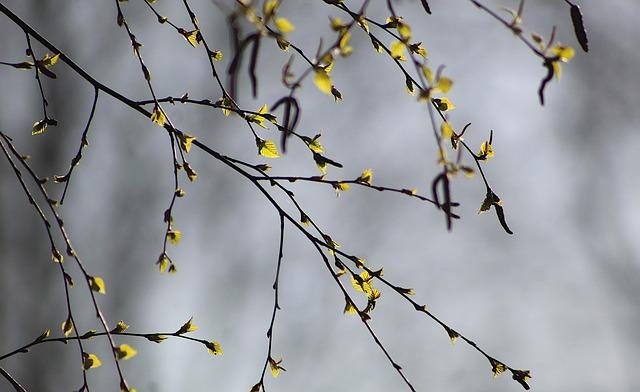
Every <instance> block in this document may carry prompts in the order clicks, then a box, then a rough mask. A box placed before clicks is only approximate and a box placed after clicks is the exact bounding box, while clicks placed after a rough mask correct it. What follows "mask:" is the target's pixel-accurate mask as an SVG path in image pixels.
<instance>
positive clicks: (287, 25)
mask: <svg viewBox="0 0 640 392" xmlns="http://www.w3.org/2000/svg"><path fill="white" fill-rule="evenodd" d="M274 23H275V25H276V28H277V29H278V30H279V31H280V32H281V33H282V34H287V33H290V32H292V31H293V30H295V29H296V27H295V26H294V25H293V23H291V22H289V20H288V19H287V18H283V17H279V18H276V20H275V22H274Z"/></svg>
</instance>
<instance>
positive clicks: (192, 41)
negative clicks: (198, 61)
mask: <svg viewBox="0 0 640 392" xmlns="http://www.w3.org/2000/svg"><path fill="white" fill-rule="evenodd" d="M182 36H184V38H185V39H186V40H187V42H189V45H191V46H193V47H194V48H195V47H196V45H198V43H199V38H198V30H192V31H184V32H182Z"/></svg>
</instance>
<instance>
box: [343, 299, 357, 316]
mask: <svg viewBox="0 0 640 392" xmlns="http://www.w3.org/2000/svg"><path fill="white" fill-rule="evenodd" d="M346 302H347V303H346V304H345V305H344V310H343V311H342V313H346V314H356V313H358V309H357V308H356V307H355V306H354V305H353V303H352V302H351V301H350V300H348V299H347V300H346Z"/></svg>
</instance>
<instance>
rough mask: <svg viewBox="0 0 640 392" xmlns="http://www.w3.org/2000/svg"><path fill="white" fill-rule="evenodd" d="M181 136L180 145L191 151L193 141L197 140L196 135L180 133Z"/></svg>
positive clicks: (186, 150)
mask: <svg viewBox="0 0 640 392" xmlns="http://www.w3.org/2000/svg"><path fill="white" fill-rule="evenodd" d="M179 138H180V147H182V149H183V150H184V151H185V152H189V151H190V150H191V143H192V142H193V141H194V140H196V138H195V137H194V136H191V135H187V134H186V133H182V134H180V135H179Z"/></svg>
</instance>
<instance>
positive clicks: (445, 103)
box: [433, 97, 456, 112]
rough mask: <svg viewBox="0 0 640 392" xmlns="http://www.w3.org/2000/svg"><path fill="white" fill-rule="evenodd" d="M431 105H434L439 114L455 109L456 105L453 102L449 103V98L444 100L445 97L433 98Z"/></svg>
mask: <svg viewBox="0 0 640 392" xmlns="http://www.w3.org/2000/svg"><path fill="white" fill-rule="evenodd" d="M433 103H435V104H436V107H437V108H438V110H440V111H441V112H446V111H449V110H453V109H455V108H456V105H454V104H453V102H451V101H450V100H449V98H446V97H442V98H434V99H433Z"/></svg>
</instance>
